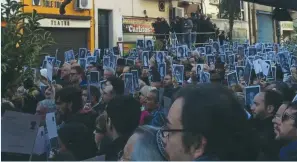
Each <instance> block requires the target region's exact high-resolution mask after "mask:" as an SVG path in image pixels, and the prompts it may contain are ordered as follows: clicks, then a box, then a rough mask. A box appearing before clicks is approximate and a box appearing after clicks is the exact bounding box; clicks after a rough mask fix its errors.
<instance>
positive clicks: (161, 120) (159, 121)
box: [148, 108, 166, 127]
mask: <svg viewBox="0 0 297 162" xmlns="http://www.w3.org/2000/svg"><path fill="white" fill-rule="evenodd" d="M165 119H166V115H165V113H164V110H163V109H161V108H159V109H156V110H154V111H152V112H151V113H150V121H149V122H148V125H151V126H154V127H162V126H163V125H164V124H165Z"/></svg>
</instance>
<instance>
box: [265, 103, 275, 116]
mask: <svg viewBox="0 0 297 162" xmlns="http://www.w3.org/2000/svg"><path fill="white" fill-rule="evenodd" d="M266 110H267V112H268V113H269V114H272V113H273V111H274V106H272V105H269V106H267V108H266Z"/></svg>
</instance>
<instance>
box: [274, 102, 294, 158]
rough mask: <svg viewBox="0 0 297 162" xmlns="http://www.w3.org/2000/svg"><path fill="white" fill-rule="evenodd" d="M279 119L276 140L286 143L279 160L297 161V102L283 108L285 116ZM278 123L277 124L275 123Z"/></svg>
mask: <svg viewBox="0 0 297 162" xmlns="http://www.w3.org/2000/svg"><path fill="white" fill-rule="evenodd" d="M277 117H278V119H279V120H278V121H279V124H277V125H278V126H277V129H276V134H277V136H276V139H278V140H282V141H286V142H287V145H286V146H284V147H282V148H281V150H280V153H279V159H280V160H282V161H296V160H297V120H296V119H297V102H296V101H295V102H293V103H290V104H288V105H286V107H285V109H284V108H283V114H282V115H281V116H276V117H275V118H277ZM274 123H276V122H274Z"/></svg>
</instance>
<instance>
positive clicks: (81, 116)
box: [62, 111, 98, 159]
mask: <svg viewBox="0 0 297 162" xmlns="http://www.w3.org/2000/svg"><path fill="white" fill-rule="evenodd" d="M96 118H97V113H93V112H92V111H91V112H88V113H83V112H79V113H77V114H75V115H73V116H71V117H70V118H69V119H68V120H67V121H64V122H65V124H67V123H69V122H79V123H82V124H84V125H85V126H86V127H87V128H88V132H89V133H88V134H89V135H88V136H89V137H90V138H94V135H93V132H94V130H95V121H96ZM62 127H63V126H62ZM90 147H91V149H90V150H91V152H90V153H89V157H87V158H91V157H94V156H96V154H97V151H98V150H97V146H96V143H95V141H94V143H92V145H91V146H90ZM87 158H86V159H87Z"/></svg>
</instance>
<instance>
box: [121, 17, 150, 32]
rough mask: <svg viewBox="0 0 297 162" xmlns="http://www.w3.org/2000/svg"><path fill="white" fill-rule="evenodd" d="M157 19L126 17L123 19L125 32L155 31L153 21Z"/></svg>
mask: <svg viewBox="0 0 297 162" xmlns="http://www.w3.org/2000/svg"><path fill="white" fill-rule="evenodd" d="M155 21H156V20H155V19H152V18H151V19H144V18H124V19H123V32H124V33H153V32H154V28H153V26H152V23H154V22H155Z"/></svg>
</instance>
